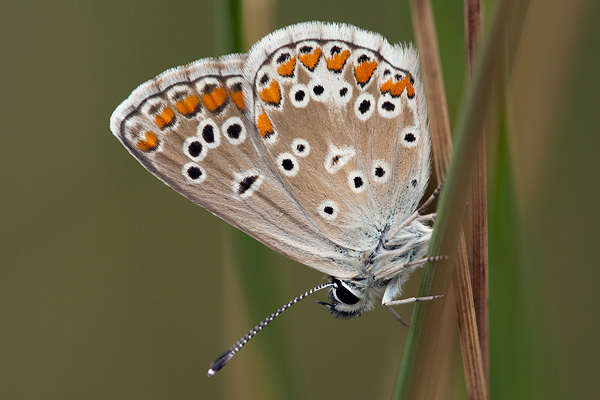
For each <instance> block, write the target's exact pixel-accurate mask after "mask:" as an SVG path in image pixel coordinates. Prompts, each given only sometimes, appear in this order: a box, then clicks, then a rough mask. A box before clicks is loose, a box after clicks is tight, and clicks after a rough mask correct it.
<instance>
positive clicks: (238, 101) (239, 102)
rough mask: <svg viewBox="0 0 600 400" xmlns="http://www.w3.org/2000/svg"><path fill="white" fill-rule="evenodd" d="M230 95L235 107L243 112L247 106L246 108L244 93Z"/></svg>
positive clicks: (238, 92)
mask: <svg viewBox="0 0 600 400" xmlns="http://www.w3.org/2000/svg"><path fill="white" fill-rule="evenodd" d="M229 95H230V96H231V98H232V99H233V102H234V103H235V105H236V106H237V108H239V109H240V110H242V111H243V110H244V108H245V106H244V93H243V92H242V91H241V90H238V91H237V92H229Z"/></svg>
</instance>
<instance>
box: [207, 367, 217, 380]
mask: <svg viewBox="0 0 600 400" xmlns="http://www.w3.org/2000/svg"><path fill="white" fill-rule="evenodd" d="M216 373H217V371H215V370H214V369H212V368H209V370H208V373H207V374H206V375H208V377H209V378H210V377H212V376H215V374H216Z"/></svg>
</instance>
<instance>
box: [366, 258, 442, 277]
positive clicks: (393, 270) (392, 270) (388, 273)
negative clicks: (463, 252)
mask: <svg viewBox="0 0 600 400" xmlns="http://www.w3.org/2000/svg"><path fill="white" fill-rule="evenodd" d="M447 258H448V256H432V257H425V258H420V259H418V260H414V261H411V262H407V263H405V264H399V265H394V266H391V267H389V268H386V269H384V270H382V271H379V272H378V273H377V276H376V277H377V279H385V278H391V277H393V276H394V275H397V274H398V273H399V272H400V271H402V270H403V269H406V268H409V267H422V266H423V265H425V264H426V263H428V262H435V261H440V260H445V259H447Z"/></svg>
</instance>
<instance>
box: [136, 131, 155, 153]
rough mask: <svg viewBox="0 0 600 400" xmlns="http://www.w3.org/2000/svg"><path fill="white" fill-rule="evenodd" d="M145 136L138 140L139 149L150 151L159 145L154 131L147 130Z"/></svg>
mask: <svg viewBox="0 0 600 400" xmlns="http://www.w3.org/2000/svg"><path fill="white" fill-rule="evenodd" d="M144 136H145V138H144V139H142V140H139V141H138V142H137V147H138V149H140V150H142V151H150V150H154V149H156V148H157V147H158V138H157V137H156V135H155V134H154V133H153V132H150V131H146V133H145V134H144Z"/></svg>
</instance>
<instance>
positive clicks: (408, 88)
mask: <svg viewBox="0 0 600 400" xmlns="http://www.w3.org/2000/svg"><path fill="white" fill-rule="evenodd" d="M404 79H406V95H407V96H408V98H409V99H412V98H413V97H415V88H414V87H413V85H412V82H411V81H410V79H408V76H406V77H404Z"/></svg>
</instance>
